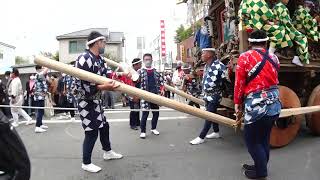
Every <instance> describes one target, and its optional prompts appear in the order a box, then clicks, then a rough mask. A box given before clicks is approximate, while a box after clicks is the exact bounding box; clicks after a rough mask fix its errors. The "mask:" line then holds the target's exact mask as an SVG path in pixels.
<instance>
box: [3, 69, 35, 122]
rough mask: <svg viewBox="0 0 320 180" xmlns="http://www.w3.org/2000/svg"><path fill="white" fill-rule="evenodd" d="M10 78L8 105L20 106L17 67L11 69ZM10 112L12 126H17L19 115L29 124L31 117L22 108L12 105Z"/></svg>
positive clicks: (21, 97)
mask: <svg viewBox="0 0 320 180" xmlns="http://www.w3.org/2000/svg"><path fill="white" fill-rule="evenodd" d="M11 78H12V80H11V83H10V85H9V88H8V94H9V98H10V106H22V104H23V101H24V98H23V90H22V84H21V80H20V78H19V71H18V69H17V68H13V69H12V73H11ZM11 114H12V117H13V123H12V126H14V127H17V126H19V115H21V116H22V117H23V118H25V119H26V120H27V123H26V124H27V125H29V124H31V121H32V118H31V117H30V116H29V115H28V114H27V113H26V112H25V111H24V110H23V109H22V108H17V107H12V108H11Z"/></svg>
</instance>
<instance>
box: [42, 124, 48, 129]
mask: <svg viewBox="0 0 320 180" xmlns="http://www.w3.org/2000/svg"><path fill="white" fill-rule="evenodd" d="M40 128H42V129H48V128H49V127H48V126H46V125H41V126H40Z"/></svg>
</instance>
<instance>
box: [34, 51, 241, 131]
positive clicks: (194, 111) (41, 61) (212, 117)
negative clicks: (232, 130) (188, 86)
mask: <svg viewBox="0 0 320 180" xmlns="http://www.w3.org/2000/svg"><path fill="white" fill-rule="evenodd" d="M34 62H35V63H36V64H38V65H41V66H44V67H47V68H50V69H54V70H56V71H60V72H63V73H66V74H69V75H71V76H74V77H77V78H79V79H82V80H85V81H89V82H92V83H96V84H104V83H106V82H108V81H111V79H108V78H105V77H102V76H99V75H97V74H94V73H90V72H88V71H84V70H81V69H79V68H75V67H72V66H69V65H67V64H64V63H61V62H58V61H55V60H51V59H49V58H46V57H44V56H37V57H36V58H35V60H34ZM116 84H118V85H119V87H117V88H116V89H115V90H116V91H120V92H122V93H127V94H129V95H131V96H138V97H140V98H142V99H144V100H146V101H149V102H152V103H155V104H159V105H161V106H165V107H169V108H172V109H175V110H177V111H180V112H184V113H187V114H190V115H193V116H196V117H199V118H202V119H207V120H209V121H212V122H216V123H219V124H222V125H225V126H229V127H234V125H235V121H234V120H233V119H230V118H227V117H224V116H221V115H218V114H214V113H210V112H208V111H205V110H201V109H198V108H195V107H192V106H189V105H187V104H183V103H179V102H176V101H174V100H171V99H168V98H165V97H162V96H159V95H156V94H153V93H150V92H147V91H143V90H141V89H138V88H135V87H133V86H129V85H126V84H124V83H120V82H117V81H116Z"/></svg>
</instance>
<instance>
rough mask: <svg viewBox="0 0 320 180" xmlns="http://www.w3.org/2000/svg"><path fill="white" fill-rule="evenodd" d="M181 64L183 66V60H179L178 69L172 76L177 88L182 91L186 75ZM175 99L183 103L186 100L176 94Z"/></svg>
mask: <svg viewBox="0 0 320 180" xmlns="http://www.w3.org/2000/svg"><path fill="white" fill-rule="evenodd" d="M181 66H182V61H178V62H177V68H176V71H175V72H174V73H173V77H172V82H173V84H174V86H175V88H176V89H177V90H180V91H181V90H182V81H183V77H184V73H183V70H182V69H181ZM175 100H176V101H178V102H181V103H184V102H185V101H186V99H185V98H183V97H181V96H179V95H176V96H175Z"/></svg>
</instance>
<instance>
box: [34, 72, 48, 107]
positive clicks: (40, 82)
mask: <svg viewBox="0 0 320 180" xmlns="http://www.w3.org/2000/svg"><path fill="white" fill-rule="evenodd" d="M47 93H48V84H47V80H46V76H45V75H44V74H43V72H39V73H37V74H36V79H35V84H34V100H35V101H40V100H45V97H46V95H47Z"/></svg>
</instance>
